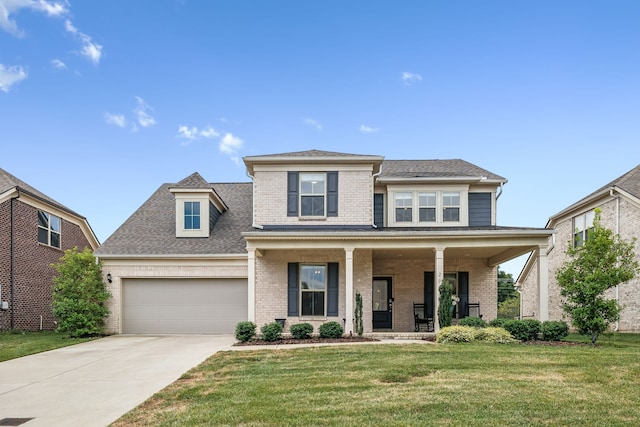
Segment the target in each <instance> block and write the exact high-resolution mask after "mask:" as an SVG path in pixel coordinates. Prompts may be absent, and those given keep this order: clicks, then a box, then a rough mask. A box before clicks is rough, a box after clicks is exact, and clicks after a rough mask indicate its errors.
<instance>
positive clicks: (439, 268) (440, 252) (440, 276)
mask: <svg viewBox="0 0 640 427" xmlns="http://www.w3.org/2000/svg"><path fill="white" fill-rule="evenodd" d="M434 251H435V253H436V268H435V274H434V276H435V278H434V287H435V289H434V294H435V305H434V307H433V330H434V331H435V332H438V331H439V330H440V322H439V321H438V307H439V306H440V284H442V280H444V248H443V247H437V248H435V249H434Z"/></svg>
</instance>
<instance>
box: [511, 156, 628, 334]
mask: <svg viewBox="0 0 640 427" xmlns="http://www.w3.org/2000/svg"><path fill="white" fill-rule="evenodd" d="M596 208H597V209H600V211H601V213H600V221H601V224H602V225H603V226H604V227H606V228H608V229H610V230H612V231H613V232H614V233H615V234H618V235H620V237H622V238H623V239H624V240H625V241H633V240H634V239H636V247H635V250H636V257H637V259H638V260H639V261H640V165H639V166H636V167H635V168H633V169H632V170H630V171H628V172H627V173H625V174H624V175H622V176H620V177H618V178H616V179H614V180H613V181H611V182H610V183H608V184H606V185H605V186H603V187H601V188H599V189H597V190H596V191H594V192H593V193H591V194H589V195H588V196H586V197H584V198H582V199H580V200H578V201H577V202H575V203H573V204H572V205H570V206H568V207H566V208H565V209H563V210H562V211H560V212H558V213H557V214H555V215H553V216H552V217H551V218H549V221H548V222H547V228H548V229H555V230H556V233H555V234H554V235H552V236H551V237H550V238H549V244H548V249H547V250H548V269H549V272H548V274H549V294H548V296H547V298H548V300H549V303H548V305H549V318H550V319H552V320H563V319H564V318H565V315H564V313H563V310H562V298H561V296H560V288H559V287H558V283H557V281H556V273H557V271H558V270H559V269H560V268H561V267H562V264H563V263H564V262H565V261H567V260H568V257H567V255H566V252H567V248H568V247H569V245H572V246H574V247H579V246H581V245H582V244H583V242H584V241H585V240H586V239H588V238H589V230H590V229H591V228H592V227H593V220H594V218H595V210H596ZM537 274H538V265H537V259H536V258H535V257H530V258H529V259H528V260H527V262H526V264H525V265H524V268H523V270H522V272H521V273H520V276H519V277H518V280H517V282H516V283H517V286H519V287H520V288H521V289H522V291H521V292H522V304H521V310H522V313H521V314H522V316H523V317H533V318H537V317H539V312H538V305H537V301H538V299H539V293H538V288H537V285H536V284H537V280H538V279H537ZM639 291H640V277H636V278H635V279H633V280H631V281H629V282H627V283H622V284H620V285H618V286H616V287H615V288H613V289H611V290H609V291H607V292H606V293H605V296H606V297H607V298H614V299H616V300H617V301H618V303H619V304H620V305H622V306H623V307H624V308H623V310H622V312H621V313H620V321H619V322H617V323H616V324H615V325H612V329H615V330H618V331H625V332H638V331H640V296H639V295H640V292H639Z"/></svg>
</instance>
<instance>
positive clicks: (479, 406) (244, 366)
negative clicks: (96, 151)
mask: <svg viewBox="0 0 640 427" xmlns="http://www.w3.org/2000/svg"><path fill="white" fill-rule="evenodd" d="M599 344H600V345H599V346H598V347H595V348H594V347H591V346H587V345H585V346H539V345H520V344H518V345H487V344H458V345H454V344H450V345H430V344H402V345H399V344H389V345H380V344H378V345H372V344H366V345H348V346H337V347H318V348H300V349H292V350H277V351H274V350H258V351H238V352H236V351H229V352H222V353H218V354H216V355H214V356H213V357H211V358H210V359H208V360H207V361H205V362H204V363H203V364H202V365H200V366H199V367H197V368H194V369H192V370H191V371H189V372H188V373H187V374H185V375H184V376H183V377H182V378H181V379H180V380H178V381H176V382H175V383H174V384H172V385H171V386H169V387H167V388H166V389H165V390H163V391H161V392H160V393H158V394H157V395H155V396H154V397H152V398H151V399H149V400H148V401H147V402H145V403H144V404H142V405H141V406H140V407H139V408H137V409H135V410H134V411H132V412H131V413H129V414H127V415H125V416H124V417H123V418H121V419H120V420H119V421H117V422H116V423H115V425H116V426H128V425H140V426H142V425H145V426H146V425H154V426H170V425H171V426H177V425H180V426H183V425H187V426H188V425H216V426H218V425H233V426H236V425H243V426H288V425H290V426H299V425H300V426H307V425H308V426H313V425H325V426H354V425H385V426H387V425H401V426H414V425H437V426H458V425H482V426H505V425H509V426H527V425H607V426H614V425H629V424H630V423H635V422H637V420H638V419H640V405H638V402H640V380H639V378H640V335H637V334H634V335H630V334H627V335H615V336H609V337H605V336H603V337H601V339H600V340H599Z"/></svg>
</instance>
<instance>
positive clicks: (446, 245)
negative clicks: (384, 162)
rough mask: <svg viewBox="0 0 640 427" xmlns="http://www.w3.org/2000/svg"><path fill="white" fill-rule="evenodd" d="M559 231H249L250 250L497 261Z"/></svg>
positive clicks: (535, 245) (537, 244) (523, 251)
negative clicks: (442, 252)
mask: <svg viewBox="0 0 640 427" xmlns="http://www.w3.org/2000/svg"><path fill="white" fill-rule="evenodd" d="M553 233H554V231H553V230H548V229H544V228H520V227H497V226H491V227H446V228H443V227H430V228H425V227H422V228H417V227H416V228H393V229H389V228H386V229H372V228H368V229H364V228H362V229H346V228H345V227H341V228H338V227H326V228H320V227H315V228H305V229H303V230H300V229H296V230H291V229H287V230H285V229H270V230H259V231H250V232H245V233H243V237H244V238H245V239H246V241H247V248H248V249H255V250H257V251H258V252H259V253H262V252H263V251H267V250H304V249H314V250H315V249H346V248H349V249H371V250H373V251H374V257H376V258H377V257H380V258H383V257H428V256H432V254H433V250H435V249H443V250H445V256H447V257H449V256H450V257H460V258H480V259H483V260H485V262H486V264H487V265H497V264H500V263H503V262H506V261H509V260H511V259H513V258H516V257H518V256H520V255H523V254H526V253H528V252H531V251H533V250H536V249H538V248H541V247H546V246H547V245H548V238H549V236H550V235H551V234H553Z"/></svg>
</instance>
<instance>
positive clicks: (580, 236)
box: [573, 211, 596, 248]
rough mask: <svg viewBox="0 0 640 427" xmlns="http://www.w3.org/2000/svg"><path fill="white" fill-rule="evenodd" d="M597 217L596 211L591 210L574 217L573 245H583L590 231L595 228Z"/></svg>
mask: <svg viewBox="0 0 640 427" xmlns="http://www.w3.org/2000/svg"><path fill="white" fill-rule="evenodd" d="M595 217H596V213H595V211H589V212H585V213H583V214H581V215H578V216H576V217H575V218H573V247H575V248H577V247H579V246H582V245H583V244H584V242H585V241H586V240H587V239H588V238H589V232H590V231H591V230H593V220H594V219H595Z"/></svg>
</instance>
